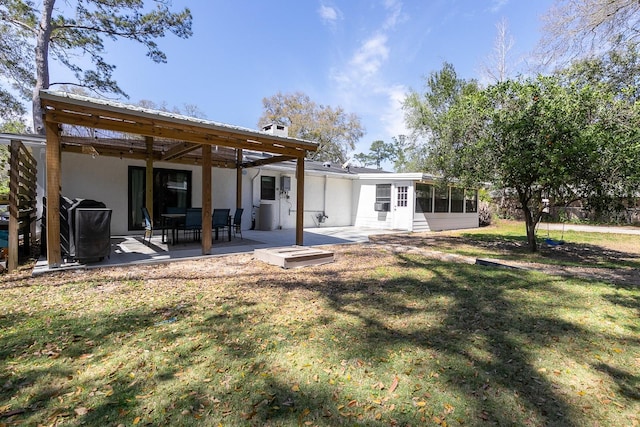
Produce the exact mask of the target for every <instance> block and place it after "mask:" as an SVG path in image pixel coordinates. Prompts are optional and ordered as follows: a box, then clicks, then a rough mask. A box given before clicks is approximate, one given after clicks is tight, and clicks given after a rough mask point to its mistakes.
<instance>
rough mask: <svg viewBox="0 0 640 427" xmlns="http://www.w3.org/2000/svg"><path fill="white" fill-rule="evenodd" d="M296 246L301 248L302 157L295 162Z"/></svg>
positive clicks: (302, 223) (302, 231)
mask: <svg viewBox="0 0 640 427" xmlns="http://www.w3.org/2000/svg"><path fill="white" fill-rule="evenodd" d="M296 186H297V187H296V245H298V246H302V244H303V240H304V238H303V236H304V157H298V160H296Z"/></svg>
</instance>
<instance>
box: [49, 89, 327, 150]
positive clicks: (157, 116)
mask: <svg viewBox="0 0 640 427" xmlns="http://www.w3.org/2000/svg"><path fill="white" fill-rule="evenodd" d="M53 98H58V99H53ZM40 99H41V102H42V105H43V107H44V108H45V109H47V113H46V114H47V115H48V114H49V113H50V112H52V109H54V111H55V112H64V113H67V114H71V115H76V116H82V117H84V118H85V122H86V123H93V124H96V123H98V122H101V121H107V122H117V121H120V122H129V123H134V124H136V125H138V126H144V127H163V128H168V129H177V130H178V129H179V130H181V131H184V132H189V133H192V132H194V133H202V134H217V135H221V136H225V135H226V136H229V137H235V138H240V139H257V140H258V141H260V142H266V141H271V142H272V143H275V144H279V145H282V146H285V147H292V148H299V149H302V150H306V151H316V150H317V149H318V145H317V144H315V143H313V142H310V141H305V140H300V139H294V138H283V137H279V136H276V135H269V134H264V133H262V132H257V131H252V130H249V129H243V128H232V127H228V126H222V125H219V124H216V123H214V122H208V121H197V120H193V119H188V118H180V117H171V116H168V115H167V114H163V113H162V112H159V111H151V110H148V111H144V110H140V109H132V108H127V107H120V106H114V105H108V104H107V105H105V104H103V103H100V102H99V101H98V100H96V101H98V102H94V101H91V100H78V99H72V98H67V97H58V96H56V95H55V94H49V93H46V92H45V93H42V94H41V98H40ZM60 123H66V122H63V121H61V122H60ZM90 127H99V126H90ZM192 142H194V141H192Z"/></svg>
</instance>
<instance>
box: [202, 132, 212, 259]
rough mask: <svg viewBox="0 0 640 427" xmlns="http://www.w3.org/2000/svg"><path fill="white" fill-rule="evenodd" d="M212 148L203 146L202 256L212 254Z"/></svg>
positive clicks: (206, 145)
mask: <svg viewBox="0 0 640 427" xmlns="http://www.w3.org/2000/svg"><path fill="white" fill-rule="evenodd" d="M211 168H212V165H211V146H210V145H208V144H203V145H202V255H208V254H209V253H211V239H212V233H211V219H212V215H211V213H212V210H211V205H212V200H211V199H212V198H211Z"/></svg>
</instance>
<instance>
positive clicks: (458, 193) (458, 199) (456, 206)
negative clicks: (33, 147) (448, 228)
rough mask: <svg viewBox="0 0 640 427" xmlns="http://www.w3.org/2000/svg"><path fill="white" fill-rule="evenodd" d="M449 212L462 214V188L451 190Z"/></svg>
mask: <svg viewBox="0 0 640 427" xmlns="http://www.w3.org/2000/svg"><path fill="white" fill-rule="evenodd" d="M451 212H456V213H458V212H464V188H455V187H452V188H451Z"/></svg>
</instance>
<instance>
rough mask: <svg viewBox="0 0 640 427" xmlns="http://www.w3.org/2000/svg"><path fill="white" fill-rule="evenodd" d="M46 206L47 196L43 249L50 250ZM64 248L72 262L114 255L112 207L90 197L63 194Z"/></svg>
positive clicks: (61, 228) (63, 251)
mask: <svg viewBox="0 0 640 427" xmlns="http://www.w3.org/2000/svg"><path fill="white" fill-rule="evenodd" d="M46 206H47V199H46V197H45V198H43V207H44V210H43V215H42V233H41V236H42V242H43V243H42V248H43V249H45V250H46V245H47V243H46V236H47V232H46ZM60 249H61V253H62V256H63V257H66V258H67V260H68V261H79V262H92V261H93V262H95V261H101V260H103V259H104V257H108V256H109V255H110V254H111V209H109V208H107V207H106V206H105V204H104V203H102V202H99V201H96V200H89V199H69V198H67V197H63V196H61V197H60Z"/></svg>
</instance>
